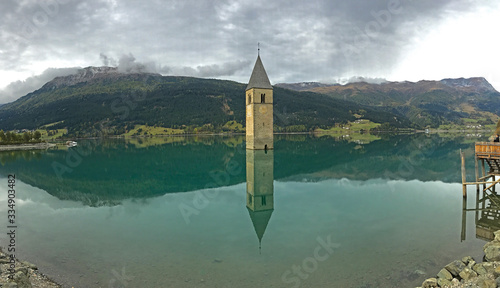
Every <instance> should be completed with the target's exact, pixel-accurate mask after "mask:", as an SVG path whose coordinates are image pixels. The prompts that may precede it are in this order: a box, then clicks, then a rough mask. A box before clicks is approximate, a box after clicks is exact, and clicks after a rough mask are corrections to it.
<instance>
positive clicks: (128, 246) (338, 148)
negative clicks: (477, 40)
mask: <svg viewBox="0 0 500 288" xmlns="http://www.w3.org/2000/svg"><path fill="white" fill-rule="evenodd" d="M371 140H374V141H373V142H370V143H368V141H367V139H365V140H360V141H346V140H338V139H334V138H329V137H322V138H315V137H311V136H305V135H298V136H278V137H277V139H275V150H274V151H271V152H270V153H267V154H264V153H250V154H249V152H247V151H246V150H245V149H244V142H243V138H242V137H235V138H230V137H201V138H183V137H174V138H162V139H134V140H131V141H125V140H105V141H104V140H81V141H79V148H78V149H73V150H69V151H65V150H62V151H55V150H52V151H46V152H32V151H30V152H8V153H2V154H0V163H1V164H2V165H1V166H0V175H1V177H0V191H1V193H2V194H1V195H7V191H6V190H7V187H6V184H7V180H6V176H7V174H9V173H15V174H16V177H17V179H18V181H17V186H16V191H17V197H18V202H17V203H18V204H17V207H16V209H17V210H16V213H17V215H18V216H17V217H18V218H17V221H18V225H19V229H18V235H17V247H18V256H19V257H21V258H25V259H28V260H30V261H31V262H34V263H36V264H37V265H38V266H39V267H40V269H41V270H42V271H43V272H45V273H46V274H48V275H50V276H52V278H54V279H56V280H57V281H59V282H61V283H63V284H64V285H65V287H415V286H418V285H420V284H421V283H422V281H423V280H424V279H425V278H428V277H432V276H434V275H435V274H437V272H438V271H439V270H440V269H441V268H442V267H443V266H444V265H446V264H447V263H448V262H450V261H451V260H454V259H456V258H461V257H463V256H465V255H471V256H473V257H475V258H477V259H478V260H479V259H480V257H482V249H481V248H482V246H483V245H484V244H485V243H486V242H485V241H483V240H480V239H477V237H476V235H475V231H476V227H475V214H474V212H469V213H467V214H466V220H467V223H466V236H467V237H466V239H465V240H464V241H462V240H461V233H462V196H461V190H462V189H461V185H460V184H459V183H460V161H459V156H458V150H459V149H463V150H465V151H466V153H467V155H468V156H469V159H468V165H469V166H468V167H467V168H468V172H469V175H468V176H469V177H470V178H469V179H472V174H471V172H473V164H474V163H473V161H472V156H471V155H472V148H473V146H472V144H471V143H473V141H474V140H476V139H472V140H471V139H466V138H440V137H437V136H426V135H404V136H394V137H385V138H383V139H371ZM471 165H472V166H471ZM1 183H4V184H1ZM471 189H472V188H471ZM471 195H472V193H471ZM263 198H265V199H263ZM474 201H475V197H469V199H468V206H469V208H470V207H473V206H474ZM6 207H7V197H3V198H2V199H0V213H1V214H4V215H7V211H6V210H7V208H6ZM0 219H2V221H3V222H2V223H0V225H1V226H0V227H2V228H1V229H2V231H4V230H5V229H6V228H4V227H6V226H7V223H6V221H5V219H4V217H1V218H0ZM6 236H7V235H6V232H2V233H1V234H0V240H1V241H2V243H3V244H2V246H4V247H5V246H6V245H5V244H4V243H5V240H6ZM259 238H260V241H259ZM259 242H260V243H259Z"/></svg>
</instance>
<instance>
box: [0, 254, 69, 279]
mask: <svg viewBox="0 0 500 288" xmlns="http://www.w3.org/2000/svg"><path fill="white" fill-rule="evenodd" d="M11 262H12V258H10V256H9V255H8V254H5V253H3V251H2V248H1V247H0V287H6V288H7V287H18V288H27V287H37V288H62V287H63V286H62V285H60V284H57V283H56V282H54V281H53V280H52V279H50V278H49V277H47V275H45V274H43V273H41V272H40V271H39V270H38V267H37V266H36V265H34V264H32V263H29V262H27V261H21V260H19V259H17V258H15V261H14V263H15V269H14V273H12V274H11V271H9V268H10V266H11ZM10 276H12V278H13V279H9V277H10Z"/></svg>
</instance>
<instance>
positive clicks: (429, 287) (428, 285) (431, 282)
mask: <svg viewBox="0 0 500 288" xmlns="http://www.w3.org/2000/svg"><path fill="white" fill-rule="evenodd" d="M436 287H439V286H438V282H437V279H436V278H429V279H426V280H425V281H424V283H422V288H436Z"/></svg>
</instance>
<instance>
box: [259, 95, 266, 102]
mask: <svg viewBox="0 0 500 288" xmlns="http://www.w3.org/2000/svg"><path fill="white" fill-rule="evenodd" d="M260 103H266V94H260Z"/></svg>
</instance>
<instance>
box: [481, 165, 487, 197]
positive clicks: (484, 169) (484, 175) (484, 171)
mask: <svg viewBox="0 0 500 288" xmlns="http://www.w3.org/2000/svg"><path fill="white" fill-rule="evenodd" d="M481 164H482V165H481V166H482V167H481V170H482V172H483V177H486V168H485V167H484V159H481ZM484 181H486V178H484ZM484 190H486V183H485V184H483V191H484Z"/></svg>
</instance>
